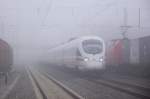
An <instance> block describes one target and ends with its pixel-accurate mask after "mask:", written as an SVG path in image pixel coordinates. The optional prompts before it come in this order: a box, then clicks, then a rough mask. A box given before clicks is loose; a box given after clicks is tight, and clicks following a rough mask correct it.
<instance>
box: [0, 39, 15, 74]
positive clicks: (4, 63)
mask: <svg viewBox="0 0 150 99" xmlns="http://www.w3.org/2000/svg"><path fill="white" fill-rule="evenodd" d="M12 64H13V52H12V48H11V46H10V45H9V44H8V43H7V42H6V41H4V40H2V39H0V72H1V73H6V72H9V71H10V70H11V68H12Z"/></svg>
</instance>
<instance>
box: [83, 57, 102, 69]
mask: <svg viewBox="0 0 150 99" xmlns="http://www.w3.org/2000/svg"><path fill="white" fill-rule="evenodd" d="M81 65H82V66H81V69H84V70H104V69H105V63H104V60H103V59H100V60H95V59H84V61H83V62H82V63H81Z"/></svg>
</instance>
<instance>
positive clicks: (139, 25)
mask: <svg viewBox="0 0 150 99" xmlns="http://www.w3.org/2000/svg"><path fill="white" fill-rule="evenodd" d="M140 27H141V9H140V8H139V22H138V28H139V29H140Z"/></svg>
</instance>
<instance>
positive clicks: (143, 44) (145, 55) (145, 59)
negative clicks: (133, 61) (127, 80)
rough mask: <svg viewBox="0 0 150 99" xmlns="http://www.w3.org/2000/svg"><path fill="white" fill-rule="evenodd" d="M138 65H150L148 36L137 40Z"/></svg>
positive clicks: (149, 41) (149, 39) (149, 38)
mask: <svg viewBox="0 0 150 99" xmlns="http://www.w3.org/2000/svg"><path fill="white" fill-rule="evenodd" d="M139 50H140V63H142V64H150V36H147V37H142V38H140V39H139Z"/></svg>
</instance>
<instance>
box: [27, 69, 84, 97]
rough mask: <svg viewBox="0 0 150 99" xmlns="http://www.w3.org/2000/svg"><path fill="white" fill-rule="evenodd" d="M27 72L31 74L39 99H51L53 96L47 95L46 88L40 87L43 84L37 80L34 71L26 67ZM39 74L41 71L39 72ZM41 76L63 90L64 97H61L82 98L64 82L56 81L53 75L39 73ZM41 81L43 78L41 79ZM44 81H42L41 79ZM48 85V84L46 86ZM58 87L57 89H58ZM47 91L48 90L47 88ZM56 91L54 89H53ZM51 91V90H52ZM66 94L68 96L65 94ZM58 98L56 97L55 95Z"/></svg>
mask: <svg viewBox="0 0 150 99" xmlns="http://www.w3.org/2000/svg"><path fill="white" fill-rule="evenodd" d="M28 72H29V74H30V75H31V77H32V79H33V81H34V82H35V85H36V87H37V89H38V90H39V93H40V94H41V95H40V98H39V99H51V98H52V97H53V96H50V95H49V92H46V90H47V89H44V88H42V87H43V86H42V85H41V84H40V83H41V82H39V80H38V79H37V77H36V76H37V75H35V74H36V73H34V72H33V71H32V70H31V69H29V68H28ZM40 74H41V73H40ZM41 75H42V76H43V77H45V78H46V79H47V80H49V81H51V82H52V83H53V84H55V85H56V87H59V88H60V89H62V91H64V92H65V94H63V95H65V97H63V95H62V97H61V96H59V97H61V99H84V98H83V97H82V96H80V95H78V94H77V93H76V92H74V91H73V90H72V89H70V88H69V87H67V86H65V85H64V84H62V83H61V82H59V81H57V80H56V79H55V78H54V77H52V76H50V75H48V74H46V73H44V74H41ZM42 81H43V80H42ZM43 82H44V81H43ZM46 87H49V86H46ZM60 89H59V90H60ZM47 91H48V90H47ZM55 91H56V90H55ZM52 93H53V92H52ZM66 95H68V96H66ZM57 98H58V97H57Z"/></svg>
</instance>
